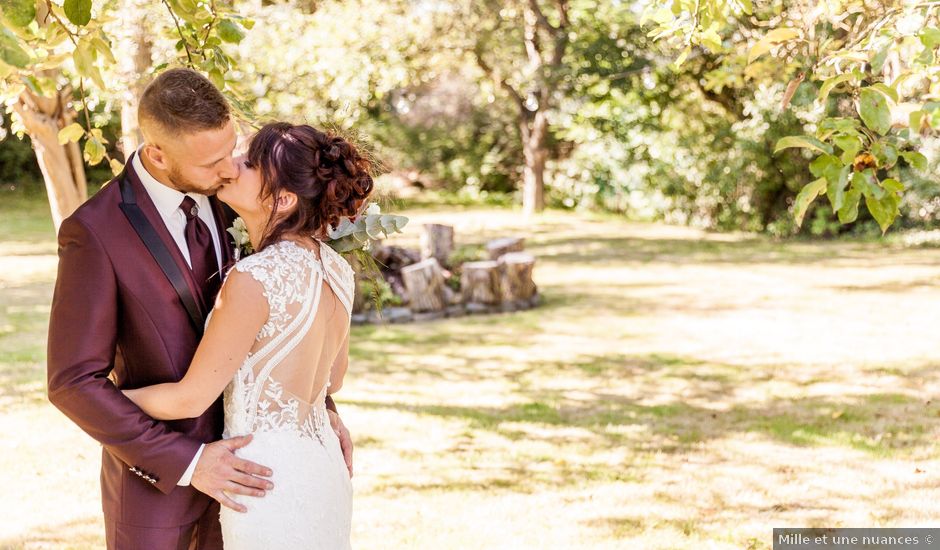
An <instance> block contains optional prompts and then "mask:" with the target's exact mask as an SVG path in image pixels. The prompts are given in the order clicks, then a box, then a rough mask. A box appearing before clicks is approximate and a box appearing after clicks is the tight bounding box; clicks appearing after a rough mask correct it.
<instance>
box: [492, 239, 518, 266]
mask: <svg viewBox="0 0 940 550" xmlns="http://www.w3.org/2000/svg"><path fill="white" fill-rule="evenodd" d="M523 250H525V239H523V238H521V237H502V238H500V239H493V240H492V241H490V242H488V243H486V252H487V254H489V256H490V259H491V260H498V259H499V258H500V256H502V255H503V254H507V253H509V252H522V251H523Z"/></svg>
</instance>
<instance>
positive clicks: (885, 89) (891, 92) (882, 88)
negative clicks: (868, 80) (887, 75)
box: [870, 82, 898, 103]
mask: <svg viewBox="0 0 940 550" xmlns="http://www.w3.org/2000/svg"><path fill="white" fill-rule="evenodd" d="M870 88H872V89H873V90H878V91H879V92H881V93H883V94H884V95H886V96H887V97H888V98H889V99H891V101H893V102H895V103H897V102H898V92H897V90H895V89H894V88H892V87H891V86H888V85H887V84H884V83H882V82H878V83H876V84H872V85H871V86H870Z"/></svg>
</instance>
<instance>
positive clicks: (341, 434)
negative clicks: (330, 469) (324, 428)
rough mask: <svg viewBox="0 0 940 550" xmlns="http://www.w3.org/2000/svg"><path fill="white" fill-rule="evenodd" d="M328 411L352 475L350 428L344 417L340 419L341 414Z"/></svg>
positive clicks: (350, 475) (331, 424)
mask: <svg viewBox="0 0 940 550" xmlns="http://www.w3.org/2000/svg"><path fill="white" fill-rule="evenodd" d="M326 412H327V414H329V415H330V426H332V427H333V431H334V432H336V437H338V438H339V447H340V448H341V449H342V450H343V460H345V461H346V468H347V469H348V470H349V477H352V476H353V467H352V452H353V442H352V437H351V436H350V435H349V430H347V429H346V425H345V424H343V421H342V419H340V417H339V415H338V414H336V412H335V411H331V410H327V411H326Z"/></svg>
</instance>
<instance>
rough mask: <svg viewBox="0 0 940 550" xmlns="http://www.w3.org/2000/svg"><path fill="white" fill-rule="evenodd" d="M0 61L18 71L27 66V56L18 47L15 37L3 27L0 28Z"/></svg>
mask: <svg viewBox="0 0 940 550" xmlns="http://www.w3.org/2000/svg"><path fill="white" fill-rule="evenodd" d="M0 60H3V62H4V63H6V64H7V65H10V66H13V67H18V68H20V69H23V68H26V66H27V65H29V54H28V53H26V51H24V50H23V48H21V47H20V42H19V39H17V37H16V35H15V34H13V33H12V32H10V31H9V30H8V29H7V28H5V27H0Z"/></svg>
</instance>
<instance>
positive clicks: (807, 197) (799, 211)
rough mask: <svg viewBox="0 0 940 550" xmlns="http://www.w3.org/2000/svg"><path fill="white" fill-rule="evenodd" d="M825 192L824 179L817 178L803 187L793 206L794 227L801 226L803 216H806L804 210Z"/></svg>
mask: <svg viewBox="0 0 940 550" xmlns="http://www.w3.org/2000/svg"><path fill="white" fill-rule="evenodd" d="M825 190H826V178H819V179H818V180H816V181H814V182H812V183H809V184H807V185H806V186H805V187H803V189H802V190H801V191H800V193H799V194H798V195H797V196H796V203H795V204H794V205H793V217H794V218H796V225H803V216H805V215H806V209H807V208H809V205H810V203H812V202H813V201H814V200H816V197H818V196H819V194H820V193H822V192H824V191H825Z"/></svg>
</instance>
